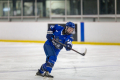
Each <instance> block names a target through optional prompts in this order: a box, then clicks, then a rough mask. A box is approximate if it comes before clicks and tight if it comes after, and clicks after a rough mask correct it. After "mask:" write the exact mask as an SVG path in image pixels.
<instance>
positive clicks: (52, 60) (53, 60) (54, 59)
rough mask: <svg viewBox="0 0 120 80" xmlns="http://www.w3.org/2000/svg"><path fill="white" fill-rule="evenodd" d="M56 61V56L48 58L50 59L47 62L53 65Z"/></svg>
mask: <svg viewBox="0 0 120 80" xmlns="http://www.w3.org/2000/svg"><path fill="white" fill-rule="evenodd" d="M56 60H57V56H50V57H49V62H50V63H53V64H55V62H56Z"/></svg>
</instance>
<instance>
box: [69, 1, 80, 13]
mask: <svg viewBox="0 0 120 80" xmlns="http://www.w3.org/2000/svg"><path fill="white" fill-rule="evenodd" d="M80 2H81V0H67V15H80V14H81V3H80Z"/></svg>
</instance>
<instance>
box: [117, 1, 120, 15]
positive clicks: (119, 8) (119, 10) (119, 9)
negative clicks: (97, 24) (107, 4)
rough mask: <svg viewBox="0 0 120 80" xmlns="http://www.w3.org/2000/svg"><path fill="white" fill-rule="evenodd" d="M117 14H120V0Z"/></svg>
mask: <svg viewBox="0 0 120 80" xmlns="http://www.w3.org/2000/svg"><path fill="white" fill-rule="evenodd" d="M117 14H120V0H117Z"/></svg>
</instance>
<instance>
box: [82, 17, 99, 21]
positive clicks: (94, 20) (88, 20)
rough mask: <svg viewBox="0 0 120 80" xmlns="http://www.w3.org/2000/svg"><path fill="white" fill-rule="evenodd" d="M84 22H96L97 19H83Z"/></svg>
mask: <svg viewBox="0 0 120 80" xmlns="http://www.w3.org/2000/svg"><path fill="white" fill-rule="evenodd" d="M83 21H84V22H97V21H98V20H97V18H83Z"/></svg>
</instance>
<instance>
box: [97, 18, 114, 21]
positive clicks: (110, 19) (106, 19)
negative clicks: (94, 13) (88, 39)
mask: <svg viewBox="0 0 120 80" xmlns="http://www.w3.org/2000/svg"><path fill="white" fill-rule="evenodd" d="M99 22H115V18H99Z"/></svg>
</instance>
